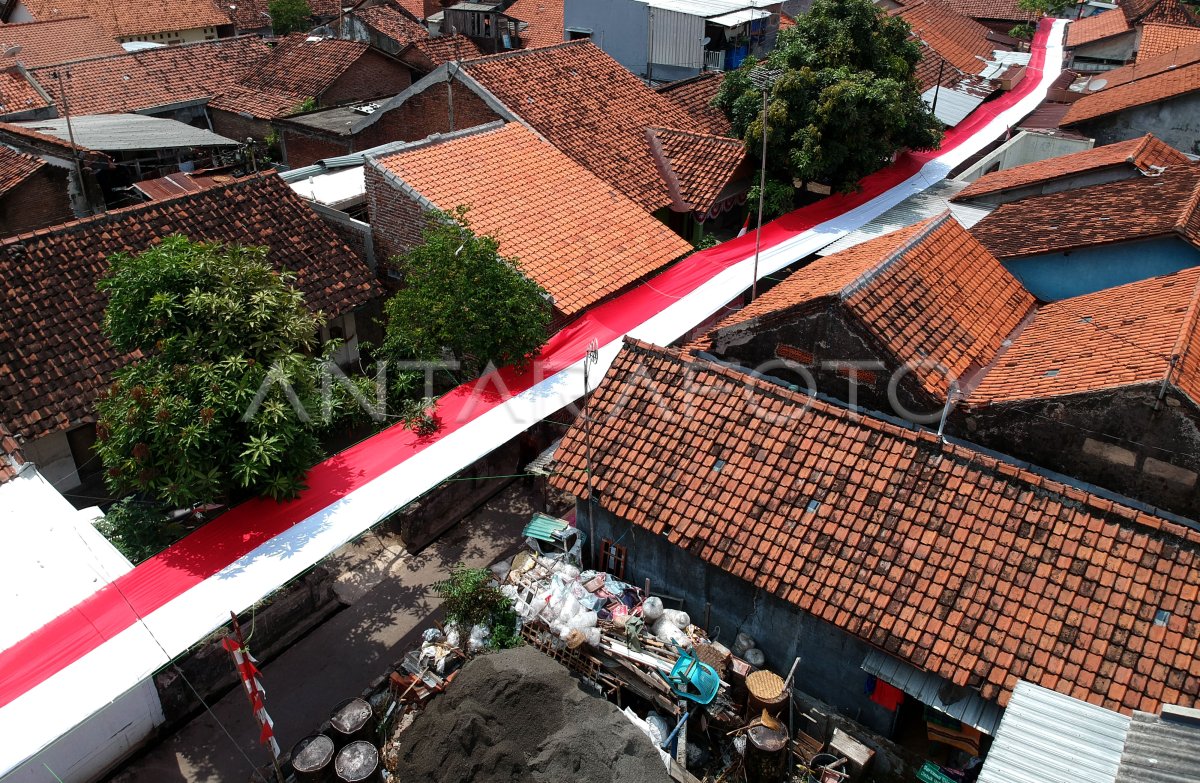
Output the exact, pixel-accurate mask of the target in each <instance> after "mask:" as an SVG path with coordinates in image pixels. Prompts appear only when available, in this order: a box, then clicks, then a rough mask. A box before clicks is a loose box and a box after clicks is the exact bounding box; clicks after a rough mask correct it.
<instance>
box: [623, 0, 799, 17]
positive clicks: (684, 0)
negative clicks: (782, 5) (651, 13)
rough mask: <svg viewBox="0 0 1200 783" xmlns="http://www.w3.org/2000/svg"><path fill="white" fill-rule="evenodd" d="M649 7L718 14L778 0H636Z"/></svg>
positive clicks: (756, 6) (708, 14)
mask: <svg viewBox="0 0 1200 783" xmlns="http://www.w3.org/2000/svg"><path fill="white" fill-rule="evenodd" d="M638 2H641V3H645V4H646V5H648V6H650V7H651V8H661V9H662V10H664V11H677V12H679V13H681V14H689V15H690V16H703V17H706V18H707V17H710V16H720V15H722V14H728V13H732V12H734V11H740V10H742V9H744V8H763V7H766V6H769V5H771V4H772V2H778V0H638Z"/></svg>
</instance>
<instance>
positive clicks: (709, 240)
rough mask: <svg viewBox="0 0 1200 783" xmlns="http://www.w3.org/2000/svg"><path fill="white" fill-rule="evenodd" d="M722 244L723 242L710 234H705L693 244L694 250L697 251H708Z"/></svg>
mask: <svg viewBox="0 0 1200 783" xmlns="http://www.w3.org/2000/svg"><path fill="white" fill-rule="evenodd" d="M719 244H721V240H719V239H717V238H716V237H715V236H713V235H712V234H709V233H707V232H706V233H703V234H701V235H700V238H699V239H697V240H696V241H695V242H693V243H692V248H693V249H695V250H707V249H708V248H710V247H716V246H717V245H719Z"/></svg>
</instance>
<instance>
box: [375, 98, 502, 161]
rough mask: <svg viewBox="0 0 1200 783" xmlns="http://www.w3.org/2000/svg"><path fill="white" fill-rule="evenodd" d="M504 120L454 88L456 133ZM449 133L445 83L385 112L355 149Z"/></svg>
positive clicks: (486, 106) (483, 104) (480, 101)
mask: <svg viewBox="0 0 1200 783" xmlns="http://www.w3.org/2000/svg"><path fill="white" fill-rule="evenodd" d="M498 119H501V118H500V116H499V115H498V114H496V112H494V111H492V110H491V108H489V107H488V105H487V104H486V103H484V102H483V99H482V98H480V97H479V96H478V95H476V94H475V93H473V92H471V91H470V90H468V89H467V88H466V87H463V86H462V85H461V84H456V85H455V87H454V127H455V129H457V130H462V129H463V128H473V127H475V126H476V125H483V124H485V123H489V122H493V121H495V120H498ZM449 130H450V111H449V100H448V97H447V90H446V84H445V83H441V84H435V85H433V86H431V87H429V88H427V89H426V90H425V91H424V92H421V93H418V94H417V95H414V96H412V97H411V98H409V99H408V100H407V101H405V102H404V104H403V105H401V106H398V107H396V108H395V109H392V110H391V111H388V112H385V113H384V114H383V115H382V116H380V118H379V119H378V120H376V121H375V122H374V123H372V124H371V125H370V126H368V127H367V128H366V129H365V130H364V131H363V132H362V133H361V134H359V138H358V139H357V140H356V142H355V144H356V149H360V150H362V149H367V148H369V147H374V146H377V145H380V144H386V143H388V142H390V141H417V140H419V139H423V138H425V137H426V136H429V135H430V134H433V133H446V132H447V131H449Z"/></svg>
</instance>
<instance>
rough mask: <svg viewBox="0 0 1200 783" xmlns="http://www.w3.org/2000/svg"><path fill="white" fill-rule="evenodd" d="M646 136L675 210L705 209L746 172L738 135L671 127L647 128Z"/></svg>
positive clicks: (720, 197)
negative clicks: (735, 137) (711, 133)
mask: <svg viewBox="0 0 1200 783" xmlns="http://www.w3.org/2000/svg"><path fill="white" fill-rule="evenodd" d="M646 137H647V138H648V139H649V141H650V148H651V150H652V151H653V153H654V159H655V162H656V163H657V164H658V170H659V173H660V174H661V175H662V178H663V181H664V182H666V183H667V190H668V191H669V192H670V194H671V200H672V202H673V205H672V208H673V209H675V210H677V211H680V212H708V211H709V210H710V209H712V208H713V206H714V205H716V203H717V202H718V201H720V200H721V199H722V198H723V197H728V196H729V195H731V194H730V193H727V192H726V190H727V188H728V187H729V186H730V185H731V184H732V183H733V182H734V181H735V180H736V179H738V178H739V177H743V176H745V174H746V173H747V166H746V165H745V164H746V148H745V146H744V145H743V144H742V142H741V141H740V140H738V139H730V138H727V137H725V136H710V135H708V134H705V133H691V132H689V131H681V130H674V129H673V128H648V129H647V130H646Z"/></svg>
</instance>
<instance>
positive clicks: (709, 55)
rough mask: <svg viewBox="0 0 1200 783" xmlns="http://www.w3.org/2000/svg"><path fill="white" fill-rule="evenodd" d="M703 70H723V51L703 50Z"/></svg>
mask: <svg viewBox="0 0 1200 783" xmlns="http://www.w3.org/2000/svg"><path fill="white" fill-rule="evenodd" d="M704 70H706V71H723V70H725V52H724V50H721V49H718V50H716V51H709V50H705V52H704Z"/></svg>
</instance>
